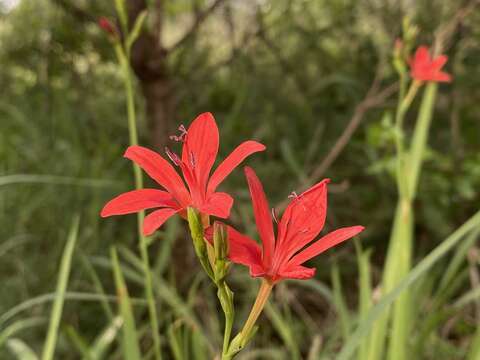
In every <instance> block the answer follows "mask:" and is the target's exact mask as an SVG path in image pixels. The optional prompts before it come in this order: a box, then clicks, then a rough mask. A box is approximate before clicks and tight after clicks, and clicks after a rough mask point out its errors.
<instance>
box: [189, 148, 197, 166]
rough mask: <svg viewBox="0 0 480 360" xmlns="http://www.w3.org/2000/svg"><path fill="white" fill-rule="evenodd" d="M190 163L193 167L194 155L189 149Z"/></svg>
mask: <svg viewBox="0 0 480 360" xmlns="http://www.w3.org/2000/svg"><path fill="white" fill-rule="evenodd" d="M190 164H191V165H192V168H194V167H195V164H196V161H195V155H194V154H193V152H191V151H190Z"/></svg>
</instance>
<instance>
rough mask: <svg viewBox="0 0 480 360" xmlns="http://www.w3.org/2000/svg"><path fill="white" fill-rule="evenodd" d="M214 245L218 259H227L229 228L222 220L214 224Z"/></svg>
mask: <svg viewBox="0 0 480 360" xmlns="http://www.w3.org/2000/svg"><path fill="white" fill-rule="evenodd" d="M213 247H214V249H215V259H216V260H226V258H227V256H228V234H227V228H226V226H225V225H224V224H222V223H220V222H215V223H214V224H213Z"/></svg>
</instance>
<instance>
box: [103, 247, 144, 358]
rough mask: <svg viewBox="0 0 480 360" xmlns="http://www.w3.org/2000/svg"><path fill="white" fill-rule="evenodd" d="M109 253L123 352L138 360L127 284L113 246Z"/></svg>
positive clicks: (136, 335)
mask: <svg viewBox="0 0 480 360" xmlns="http://www.w3.org/2000/svg"><path fill="white" fill-rule="evenodd" d="M110 255H111V259H112V266H113V274H114V278H115V287H116V289H117V296H118V303H119V308H120V309H119V310H120V314H121V315H122V319H123V339H122V346H123V354H124V356H125V358H126V359H129V360H140V359H141V355H140V347H139V345H138V341H137V337H138V334H137V328H136V326H135V318H134V316H133V311H132V304H131V302H130V296H129V295H128V290H127V285H126V284H125V280H124V278H123V274H122V270H121V268H120V263H119V262H118V256H117V252H116V250H115V248H111V250H110Z"/></svg>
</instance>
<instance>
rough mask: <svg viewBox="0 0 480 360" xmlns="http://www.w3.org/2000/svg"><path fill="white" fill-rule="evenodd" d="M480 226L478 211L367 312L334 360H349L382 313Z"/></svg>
mask: <svg viewBox="0 0 480 360" xmlns="http://www.w3.org/2000/svg"><path fill="white" fill-rule="evenodd" d="M479 225H480V211H478V212H477V213H475V214H474V215H473V216H472V217H471V218H470V219H469V220H468V221H466V222H465V223H464V224H463V225H462V226H460V227H459V228H458V229H457V230H456V231H455V232H454V233H453V234H451V235H450V236H449V237H448V238H446V239H445V240H444V241H443V242H442V243H441V244H440V245H438V246H437V247H436V248H435V249H433V250H432V251H431V252H430V253H429V254H428V255H427V256H425V257H424V258H423V259H422V260H421V261H420V262H419V263H418V264H417V265H416V266H415V267H414V268H413V269H412V270H411V271H410V272H409V273H408V275H407V276H406V277H405V278H404V279H403V280H402V281H401V282H400V283H399V284H398V286H396V287H395V289H394V290H392V291H391V292H390V293H388V294H387V295H386V296H384V297H383V298H382V300H381V301H380V302H379V303H378V304H376V305H375V306H374V307H373V308H372V309H371V310H370V311H369V312H368V316H367V318H366V319H365V320H364V321H362V322H361V323H360V324H359V326H358V327H357V329H356V330H355V331H354V332H353V333H352V335H351V336H350V337H349V339H348V340H347V342H346V343H345V344H344V346H343V348H342V350H341V352H340V353H339V354H338V356H337V358H336V360H348V359H350V358H351V357H352V356H353V354H354V352H355V350H356V348H357V347H358V345H359V344H360V342H361V341H362V339H363V338H365V337H366V336H368V334H369V333H370V330H371V328H372V325H373V324H374V323H375V320H377V319H378V318H379V317H380V316H382V314H383V313H384V311H385V310H386V309H387V308H388V307H389V306H390V305H391V304H392V303H393V302H394V301H395V300H396V299H397V298H398V297H399V296H400V295H401V294H402V293H403V292H404V291H405V290H406V289H408V288H409V287H410V286H412V284H414V283H415V281H416V280H418V278H420V277H421V276H423V275H425V274H426V273H427V271H428V270H430V268H431V267H432V266H433V265H435V263H436V262H438V261H439V260H440V259H441V258H442V257H443V256H444V255H445V254H447V253H448V252H449V251H450V250H452V248H453V247H455V246H456V245H457V244H458V243H459V242H460V241H461V240H462V239H463V237H464V236H465V235H466V234H468V233H469V232H470V231H472V230H473V229H475V228H476V227H478V226H479Z"/></svg>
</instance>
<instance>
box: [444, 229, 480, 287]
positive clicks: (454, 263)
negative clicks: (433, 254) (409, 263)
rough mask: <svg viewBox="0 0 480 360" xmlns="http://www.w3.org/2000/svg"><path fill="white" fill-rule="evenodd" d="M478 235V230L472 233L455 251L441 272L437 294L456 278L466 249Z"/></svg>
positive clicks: (464, 257) (479, 231)
mask: <svg viewBox="0 0 480 360" xmlns="http://www.w3.org/2000/svg"><path fill="white" fill-rule="evenodd" d="M479 235H480V228H478V229H477V230H475V231H473V232H472V233H471V234H470V235H469V236H468V238H467V239H466V240H465V241H464V242H463V243H462V244H461V245H460V246H459V247H458V249H457V251H455V254H454V255H453V257H452V260H450V262H449V264H448V266H447V269H446V270H445V271H444V272H443V275H442V279H441V280H440V284H439V285H438V290H437V294H438V293H440V292H442V291H444V290H445V288H446V287H447V286H448V284H450V282H451V281H452V280H453V279H454V278H455V277H456V275H457V274H458V271H459V270H460V267H461V266H462V263H463V262H464V261H465V259H466V256H467V252H468V249H470V247H471V246H472V245H473V243H474V242H475V240H477V238H478V236H479Z"/></svg>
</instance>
